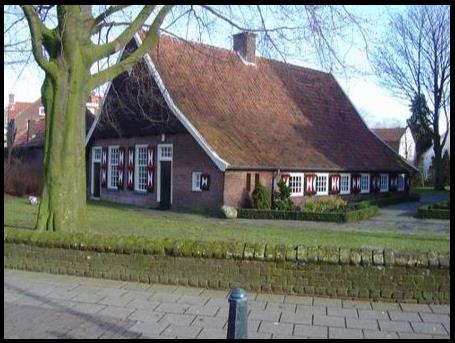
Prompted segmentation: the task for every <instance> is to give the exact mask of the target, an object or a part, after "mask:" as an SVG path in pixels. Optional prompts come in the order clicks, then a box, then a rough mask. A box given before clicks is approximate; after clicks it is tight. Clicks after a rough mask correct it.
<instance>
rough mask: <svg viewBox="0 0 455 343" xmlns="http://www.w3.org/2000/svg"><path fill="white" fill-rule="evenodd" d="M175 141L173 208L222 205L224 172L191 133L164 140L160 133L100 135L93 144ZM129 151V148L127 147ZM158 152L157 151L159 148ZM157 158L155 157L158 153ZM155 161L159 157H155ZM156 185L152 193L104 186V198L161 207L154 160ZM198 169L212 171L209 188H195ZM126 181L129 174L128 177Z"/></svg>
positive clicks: (102, 195)
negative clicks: (193, 178) (116, 136)
mask: <svg viewBox="0 0 455 343" xmlns="http://www.w3.org/2000/svg"><path fill="white" fill-rule="evenodd" d="M169 143H172V144H173V161H172V205H171V207H174V208H194V207H210V208H219V207H221V206H222V204H223V187H224V177H223V173H222V172H221V171H220V170H219V169H218V168H217V167H216V165H215V164H214V163H213V162H212V161H211V160H210V158H209V157H208V156H207V154H206V153H205V152H204V151H203V150H202V148H201V147H200V146H199V145H198V144H197V143H196V142H195V141H194V139H193V138H192V137H191V136H190V135H189V134H175V135H169V134H168V135H166V139H165V141H164V142H162V141H161V136H147V137H134V138H118V139H98V140H95V141H94V142H93V144H92V147H93V146H103V145H106V146H107V145H119V146H121V147H133V146H134V145H135V144H151V145H154V146H157V145H158V144H169ZM155 151H156V150H155ZM125 152H126V151H125ZM91 153H92V151H90V160H89V161H90V170H89V175H90V176H91V167H92V165H91ZM156 153H157V151H156ZM155 158H156V157H155ZM155 161H157V160H156V159H155ZM126 165H127V163H126V158H125V174H124V175H125V176H126V171H127V169H126ZM155 165H156V167H155V187H154V191H153V192H151V193H145V194H143V193H138V192H134V191H130V190H127V189H126V182H125V188H124V189H122V190H110V189H108V188H101V199H103V200H108V201H113V202H119V203H125V204H131V205H138V206H144V207H158V206H159V203H158V202H157V195H156V190H157V183H158V182H159V180H158V174H157V162H155ZM193 171H199V172H202V173H203V174H209V175H210V189H209V190H208V191H202V192H193V191H192V180H191V177H192V175H191V174H192V172H193ZM125 181H126V178H125Z"/></svg>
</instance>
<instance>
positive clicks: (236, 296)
mask: <svg viewBox="0 0 455 343" xmlns="http://www.w3.org/2000/svg"><path fill="white" fill-rule="evenodd" d="M247 300H248V299H247V296H246V292H245V291H244V290H243V289H241V288H234V289H233V290H232V291H231V294H230V295H229V319H228V329H227V338H228V339H247V338H248V304H247Z"/></svg>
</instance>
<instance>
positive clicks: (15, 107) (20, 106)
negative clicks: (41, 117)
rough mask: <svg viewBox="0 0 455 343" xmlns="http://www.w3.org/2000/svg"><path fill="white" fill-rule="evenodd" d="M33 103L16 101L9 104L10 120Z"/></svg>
mask: <svg viewBox="0 0 455 343" xmlns="http://www.w3.org/2000/svg"><path fill="white" fill-rule="evenodd" d="M32 104H33V103H32V102H15V103H14V104H12V105H8V109H7V112H8V120H10V119H14V118H16V115H17V114H18V113H20V112H22V111H24V110H25V109H27V108H28V107H29V106H30V105H32Z"/></svg>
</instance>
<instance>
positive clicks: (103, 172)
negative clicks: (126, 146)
mask: <svg viewBox="0 0 455 343" xmlns="http://www.w3.org/2000/svg"><path fill="white" fill-rule="evenodd" d="M107 154H108V149H107V146H103V148H102V149H101V187H103V188H106V187H107V161H108V159H107V157H108V156H107Z"/></svg>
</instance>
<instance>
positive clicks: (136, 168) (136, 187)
mask: <svg viewBox="0 0 455 343" xmlns="http://www.w3.org/2000/svg"><path fill="white" fill-rule="evenodd" d="M147 147H148V145H147V144H136V145H135V146H134V191H135V192H140V193H147V179H146V180H145V189H139V163H138V161H139V153H138V151H139V149H140V148H145V155H146V156H147V158H148V155H147ZM147 158H146V162H145V169H146V171H147V173H148V169H147V164H148V161H147Z"/></svg>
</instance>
